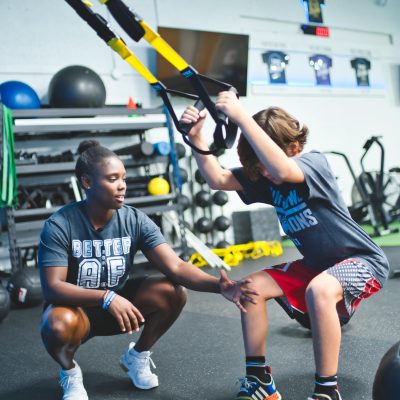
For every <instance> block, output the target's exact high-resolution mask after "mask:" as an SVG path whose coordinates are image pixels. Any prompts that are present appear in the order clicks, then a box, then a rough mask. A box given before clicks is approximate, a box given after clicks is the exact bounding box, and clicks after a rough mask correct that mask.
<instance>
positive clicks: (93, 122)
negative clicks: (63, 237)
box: [7, 106, 184, 269]
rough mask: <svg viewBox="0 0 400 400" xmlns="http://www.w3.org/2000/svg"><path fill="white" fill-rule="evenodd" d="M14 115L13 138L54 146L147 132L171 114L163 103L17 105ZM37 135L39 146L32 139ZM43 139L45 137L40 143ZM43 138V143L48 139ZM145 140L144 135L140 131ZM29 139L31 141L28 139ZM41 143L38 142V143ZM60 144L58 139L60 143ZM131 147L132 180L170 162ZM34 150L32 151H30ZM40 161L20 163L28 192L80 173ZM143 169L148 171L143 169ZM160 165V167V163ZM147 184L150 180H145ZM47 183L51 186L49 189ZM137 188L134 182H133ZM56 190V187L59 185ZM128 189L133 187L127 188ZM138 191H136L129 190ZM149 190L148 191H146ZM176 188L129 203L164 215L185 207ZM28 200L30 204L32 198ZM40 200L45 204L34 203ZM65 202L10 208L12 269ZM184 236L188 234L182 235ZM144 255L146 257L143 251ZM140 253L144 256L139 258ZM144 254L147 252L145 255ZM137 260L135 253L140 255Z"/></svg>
mask: <svg viewBox="0 0 400 400" xmlns="http://www.w3.org/2000/svg"><path fill="white" fill-rule="evenodd" d="M12 115H13V119H14V126H13V130H14V137H15V141H16V143H18V142H19V143H20V144H22V143H23V141H26V143H28V146H29V148H32V147H35V146H43V143H46V144H45V146H47V147H48V146H49V145H48V141H49V140H50V141H51V142H52V143H54V147H57V148H59V144H60V143H62V142H61V141H60V139H68V140H69V139H77V138H80V137H85V136H86V137H87V136H93V135H95V136H96V137H99V136H105V135H107V136H109V137H110V138H111V140H114V138H116V137H117V136H120V137H126V136H127V135H130V136H133V135H142V134H143V133H144V132H146V131H147V130H149V129H153V128H164V129H165V128H166V126H167V125H166V116H165V114H164V113H163V111H162V109H161V108H150V109H136V110H129V109H127V108H126V107H123V106H116V107H103V108H64V109H50V108H49V109H33V110H12ZM33 140H35V141H36V142H35V145H33V144H31V141H33ZM40 140H42V142H39V141H40ZM43 140H44V142H43ZM140 140H143V137H141V136H140ZM27 141H29V142H27ZM36 143H39V144H36ZM57 143H58V144H57ZM129 151H130V149H129V146H128V149H127V150H126V151H125V152H126V153H128V154H124V155H122V156H121V159H122V161H123V163H124V166H125V168H126V170H127V179H128V178H129V179H130V181H129V182H130V183H132V182H133V184H134V182H135V178H139V177H142V178H143V179H145V178H146V177H149V179H151V178H152V177H153V175H152V174H151V170H150V168H149V167H148V166H149V165H152V164H158V163H160V164H165V165H167V164H168V163H169V162H170V159H169V157H168V156H158V155H154V156H150V157H145V156H140V157H134V158H133V157H132V156H130V155H129ZM28 152H29V151H28ZM36 161H37V160H35V159H33V160H21V162H20V163H18V160H17V165H16V173H17V177H18V179H19V184H20V185H21V186H22V187H23V188H26V189H27V191H29V190H30V189H32V188H37V189H41V188H42V189H43V191H45V190H52V189H51V186H52V185H61V184H65V183H70V179H71V176H72V175H74V174H75V165H76V161H68V162H65V161H63V162H50V163H43V164H39V163H36ZM141 168H144V171H143V170H141ZM157 170H159V168H158V167H157ZM145 186H146V185H145ZM45 187H47V188H45ZM133 189H134V187H133ZM54 190H56V189H54ZM128 193H129V192H128ZM130 193H132V194H133V193H134V191H132V192H130ZM144 193H146V190H144ZM176 196H177V192H176V188H175V187H174V184H173V182H171V193H169V194H166V195H163V196H150V195H144V196H137V197H126V198H125V204H126V205H129V206H133V207H135V208H137V209H139V210H141V211H142V212H144V213H146V214H149V215H160V214H161V213H163V212H166V211H171V210H175V211H177V212H179V211H180V209H181V206H180V205H179V204H176V202H175V199H176ZM27 204H28V203H27ZM29 204H30V205H31V204H34V205H36V204H40V205H44V203H29ZM62 207H63V206H56V207H50V208H29V209H19V210H18V209H12V210H10V209H9V210H7V231H8V236H9V249H10V259H11V264H12V268H13V269H16V268H18V262H21V261H18V258H19V260H21V259H20V257H21V255H20V253H19V249H22V248H24V249H27V248H29V247H37V245H38V241H39V234H40V231H41V230H42V229H43V225H44V223H45V221H46V220H47V218H48V217H49V216H50V215H52V214H53V213H54V212H56V211H57V210H59V209H60V208H62ZM182 240H184V238H182ZM142 257H143V256H142ZM140 258H141V257H140V256H139V257H138V259H140ZM143 258H144V257H143ZM135 263H136V258H135Z"/></svg>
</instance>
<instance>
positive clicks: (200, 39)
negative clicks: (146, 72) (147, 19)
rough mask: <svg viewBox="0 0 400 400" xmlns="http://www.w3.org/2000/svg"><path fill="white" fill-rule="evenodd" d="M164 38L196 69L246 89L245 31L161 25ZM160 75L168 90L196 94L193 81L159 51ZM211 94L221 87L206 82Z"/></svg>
mask: <svg viewBox="0 0 400 400" xmlns="http://www.w3.org/2000/svg"><path fill="white" fill-rule="evenodd" d="M158 33H159V34H160V35H161V37H162V38H163V39H164V40H165V41H166V42H167V43H168V44H169V45H170V46H171V47H172V48H173V49H174V50H175V51H176V52H177V53H178V54H179V55H180V56H181V57H182V58H183V59H184V60H185V61H186V62H187V63H188V64H190V65H191V66H192V67H193V68H194V69H196V71H198V72H199V73H200V74H202V75H206V76H209V77H211V78H214V79H218V80H220V81H222V82H226V83H229V84H231V85H232V86H234V87H235V88H236V89H237V90H238V92H239V95H241V96H246V92H247V59H248V51H249V36H248V35H242V34H232V33H221V32H209V31H197V30H192V29H177V28H167V27H159V28H158ZM157 78H158V79H159V80H160V81H161V82H162V83H164V84H165V85H166V86H167V87H168V88H169V89H175V90H180V91H183V92H188V93H193V89H192V87H191V85H190V82H189V81H188V80H187V79H185V78H184V77H183V76H181V74H180V72H179V71H178V70H177V69H176V68H175V67H173V66H172V65H171V64H170V63H169V62H168V61H167V60H166V59H164V58H163V57H162V56H161V55H160V54H158V53H157ZM203 83H204V86H205V87H206V89H207V91H208V93H209V94H210V95H217V94H218V93H219V92H220V91H221V87H220V86H218V85H215V84H213V83H208V82H205V81H203Z"/></svg>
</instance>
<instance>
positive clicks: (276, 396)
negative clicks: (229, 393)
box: [236, 392, 282, 400]
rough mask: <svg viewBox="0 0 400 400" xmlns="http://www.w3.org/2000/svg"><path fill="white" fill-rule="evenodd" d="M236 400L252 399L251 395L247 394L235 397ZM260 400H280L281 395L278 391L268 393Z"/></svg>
mask: <svg viewBox="0 0 400 400" xmlns="http://www.w3.org/2000/svg"><path fill="white" fill-rule="evenodd" d="M236 400H254V399H253V398H252V397H249V396H240V397H236ZM262 400H282V396H281V395H280V394H279V392H276V393H274V394H271V395H269V396H268V397H264V398H263V399H262Z"/></svg>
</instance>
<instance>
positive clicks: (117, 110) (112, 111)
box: [11, 106, 162, 118]
mask: <svg viewBox="0 0 400 400" xmlns="http://www.w3.org/2000/svg"><path fill="white" fill-rule="evenodd" d="M11 111H12V115H13V117H14V118H60V117H95V116H99V115H103V116H106V115H107V116H110V115H128V116H129V115H147V114H161V113H162V109H161V108H137V109H136V110H130V109H128V108H127V107H124V106H114V107H113V106H107V107H102V108H38V109H29V110H28V109H25V110H11Z"/></svg>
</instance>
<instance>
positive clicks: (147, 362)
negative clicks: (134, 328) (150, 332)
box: [120, 342, 158, 389]
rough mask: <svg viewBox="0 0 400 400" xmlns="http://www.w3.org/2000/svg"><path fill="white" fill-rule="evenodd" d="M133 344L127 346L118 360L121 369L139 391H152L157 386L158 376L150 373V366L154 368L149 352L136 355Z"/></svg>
mask: <svg viewBox="0 0 400 400" xmlns="http://www.w3.org/2000/svg"><path fill="white" fill-rule="evenodd" d="M134 347H135V343H134V342H131V343H130V344H129V349H128V351H127V352H126V353H125V354H124V355H123V356H122V357H121V358H120V363H121V367H122V369H124V370H125V371H126V372H127V373H128V376H129V377H130V378H131V379H132V382H133V384H134V385H135V386H136V387H137V388H139V389H152V388H155V387H157V386H158V376H157V375H156V374H153V373H152V372H151V369H150V366H152V367H153V368H156V366H155V364H154V362H153V360H152V359H151V358H150V356H151V354H152V353H151V352H150V351H142V352H141V353H138V352H137V351H136V350H135V349H134Z"/></svg>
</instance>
